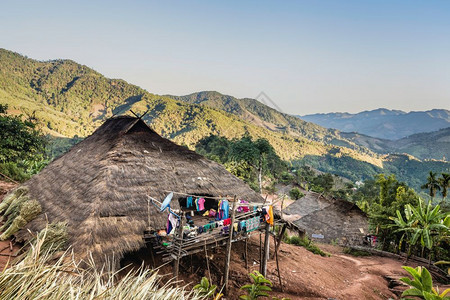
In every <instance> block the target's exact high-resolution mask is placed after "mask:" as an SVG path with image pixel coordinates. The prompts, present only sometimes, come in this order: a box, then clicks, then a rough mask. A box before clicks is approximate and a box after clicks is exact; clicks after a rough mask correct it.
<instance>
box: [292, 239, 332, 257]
mask: <svg viewBox="0 0 450 300" xmlns="http://www.w3.org/2000/svg"><path fill="white" fill-rule="evenodd" d="M283 241H284V242H285V243H287V244H291V245H296V246H300V247H303V248H305V249H306V250H308V251H310V252H312V253H314V254H317V255H320V256H325V257H328V256H331V255H330V254H329V253H326V252H324V251H322V250H321V249H320V248H319V247H318V246H317V245H316V244H314V242H313V241H312V240H311V239H309V238H308V237H307V236H305V237H304V238H300V237H298V236H291V237H285V238H284V239H283Z"/></svg>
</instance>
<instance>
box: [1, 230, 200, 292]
mask: <svg viewBox="0 0 450 300" xmlns="http://www.w3.org/2000/svg"><path fill="white" fill-rule="evenodd" d="M44 243H45V234H44V237H43V239H39V238H38V239H37V240H36V241H35V243H34V244H33V245H31V247H30V249H29V250H28V251H27V253H26V254H25V256H24V258H23V259H22V260H21V261H20V262H18V263H16V264H13V265H12V266H11V267H10V268H7V269H4V270H3V271H2V272H1V273H0V290H1V291H2V292H1V294H0V299H8V300H10V299H21V300H22V299H48V300H52V299H55V300H56V299H57V300H66V299H67V300H75V299H77V300H82V299H102V300H103V299H105V300H106V299H122V300H128V299H130V300H131V299H155V300H156V299H158V300H164V299H175V300H181V299H194V300H195V299H202V298H201V297H200V296H198V295H197V294H195V293H194V292H193V291H188V290H185V289H184V287H181V288H178V287H173V286H172V285H171V283H172V282H170V281H166V282H163V281H162V280H161V279H162V277H161V276H159V275H158V274H157V273H156V272H152V271H151V270H148V269H143V268H141V269H139V270H137V271H131V272H129V273H128V274H126V275H125V276H123V277H121V278H120V279H118V277H119V276H118V272H119V271H120V270H119V271H113V270H112V269H111V268H109V267H108V266H111V264H109V265H108V264H106V265H105V266H106V267H103V268H98V267H97V266H95V265H94V263H93V260H92V259H91V260H90V261H89V262H88V267H87V268H81V267H80V265H79V264H78V263H76V262H75V261H74V259H73V258H72V255H71V254H70V252H65V253H64V255H62V256H60V257H59V258H58V259H56V260H55V258H54V255H53V253H52V251H50V250H43V249H42V246H43V245H44ZM99 270H100V271H99Z"/></svg>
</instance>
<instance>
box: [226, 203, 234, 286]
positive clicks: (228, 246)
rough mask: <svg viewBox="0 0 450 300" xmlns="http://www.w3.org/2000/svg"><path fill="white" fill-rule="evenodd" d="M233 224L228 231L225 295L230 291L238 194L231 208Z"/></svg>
mask: <svg viewBox="0 0 450 300" xmlns="http://www.w3.org/2000/svg"><path fill="white" fill-rule="evenodd" d="M231 210H232V211H231V224H230V230H229V231H228V232H229V234H230V236H229V238H228V244H227V260H226V262H225V280H224V285H225V295H227V293H228V276H229V271H230V260H231V244H232V243H233V231H234V226H233V225H234V218H235V215H236V196H234V200H233V205H232V208H231Z"/></svg>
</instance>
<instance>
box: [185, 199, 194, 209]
mask: <svg viewBox="0 0 450 300" xmlns="http://www.w3.org/2000/svg"><path fill="white" fill-rule="evenodd" d="M192 205H193V204H192V197H187V203H186V207H187V208H189V207H192Z"/></svg>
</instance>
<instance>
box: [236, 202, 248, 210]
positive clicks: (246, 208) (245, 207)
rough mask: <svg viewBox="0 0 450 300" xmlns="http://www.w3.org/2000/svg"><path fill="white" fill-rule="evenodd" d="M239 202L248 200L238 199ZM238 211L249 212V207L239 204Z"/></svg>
mask: <svg viewBox="0 0 450 300" xmlns="http://www.w3.org/2000/svg"><path fill="white" fill-rule="evenodd" d="M239 203H248V201H245V200H239ZM237 211H238V212H249V211H250V209H249V208H248V206H239V207H238V209H237Z"/></svg>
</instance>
